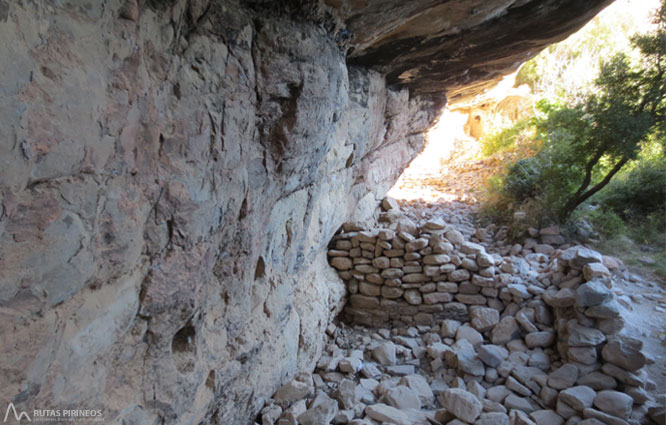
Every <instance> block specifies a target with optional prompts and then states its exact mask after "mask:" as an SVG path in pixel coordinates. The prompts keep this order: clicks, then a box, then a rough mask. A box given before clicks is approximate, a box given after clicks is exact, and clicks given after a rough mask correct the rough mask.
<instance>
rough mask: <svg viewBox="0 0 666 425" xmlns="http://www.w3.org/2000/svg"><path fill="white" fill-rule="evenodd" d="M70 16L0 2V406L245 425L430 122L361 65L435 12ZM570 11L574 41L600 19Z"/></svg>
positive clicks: (309, 339)
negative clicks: (335, 257)
mask: <svg viewBox="0 0 666 425" xmlns="http://www.w3.org/2000/svg"><path fill="white" fill-rule="evenodd" d="M74 3H76V5H75V4H72V3H67V2H49V1H35V2H10V1H6V0H0V39H1V40H2V43H0V54H1V55H2V57H4V58H9V59H8V60H4V61H2V64H1V65H0V71H1V72H2V80H1V81H2V82H1V83H0V93H1V94H2V95H1V96H0V140H1V141H2V143H0V161H1V164H2V167H1V168H0V270H1V273H0V315H1V317H0V318H1V320H0V336H1V341H2V344H0V374H1V375H2V376H3V377H4V379H3V380H2V383H3V385H2V386H1V387H0V399H1V400H8V401H9V400H11V401H13V402H14V403H15V404H16V406H17V408H18V409H19V410H20V409H24V410H30V409H34V408H41V409H47V408H54V409H57V408H72V407H74V408H86V409H101V410H102V411H103V414H104V418H105V421H106V422H109V423H127V424H133V423H137V424H138V423H140V424H152V423H155V424H156V423H169V424H193V423H200V422H212V423H220V424H229V423H245V422H246V421H247V420H248V419H249V418H250V416H252V415H253V414H254V413H256V412H257V410H258V409H259V408H260V407H261V405H262V404H263V399H264V397H266V396H267V395H270V394H272V393H273V391H274V390H275V389H277V388H278V387H279V385H280V384H281V383H283V382H285V380H286V379H287V377H291V376H293V375H294V374H295V373H296V372H297V371H299V370H308V369H312V367H313V365H314V360H315V359H316V358H318V357H319V354H320V352H321V349H322V335H323V330H324V329H325V327H326V326H327V324H328V321H329V320H330V318H331V317H332V316H333V315H335V314H336V313H337V311H339V308H340V301H341V299H342V296H343V294H344V287H343V284H342V282H341V281H340V280H339V279H338V277H337V276H336V275H335V273H334V271H333V270H332V269H330V268H328V266H327V263H326V245H327V243H328V241H329V240H330V239H331V237H332V236H333V234H334V233H335V231H336V230H337V229H338V227H339V226H340V224H341V223H343V222H345V221H347V220H350V219H353V220H362V219H364V218H366V217H368V216H369V215H371V214H372V212H373V210H374V208H375V206H376V204H377V202H378V199H380V198H381V196H382V195H383V194H384V193H385V192H386V190H388V188H389V187H390V186H391V184H392V183H393V181H394V180H395V179H397V177H398V175H399V174H400V172H401V171H402V169H403V168H404V167H405V166H406V164H407V163H408V162H409V161H410V160H411V158H413V157H414V156H415V155H416V153H417V152H418V151H419V150H420V149H421V148H422V145H423V136H422V132H423V131H424V130H425V129H426V128H427V127H428V126H429V125H430V124H431V123H432V121H433V119H434V118H435V115H436V112H437V110H438V108H439V107H441V106H442V104H443V96H442V95H438V96H416V95H415V93H416V92H431V91H432V90H430V89H428V90H425V89H419V88H418V87H416V86H414V89H415V91H414V92H413V94H412V95H411V96H410V93H409V91H408V89H407V88H396V87H393V88H389V86H387V83H386V82H385V79H384V77H383V75H382V74H380V73H378V72H376V71H373V70H370V69H368V68H367V67H364V66H362V65H368V64H369V60H368V58H370V57H371V56H370V49H374V50H375V51H378V50H377V49H379V47H380V46H379V44H378V41H377V39H378V34H384V35H386V34H388V33H389V32H390V31H391V29H392V28H396V24H397V23H399V22H398V21H400V22H402V21H405V22H406V21H407V20H409V19H411V18H410V16H421V15H422V14H423V13H424V11H428V10H429V8H431V7H433V6H432V4H430V3H433V2H427V1H423V2H421V1H419V2H410V4H414V5H417V4H418V7H415V8H414V9H411V11H410V12H408V13H407V14H406V15H405V14H399V15H395V16H396V19H398V21H391V22H388V21H386V20H385V19H384V18H382V19H380V18H379V17H375V18H372V14H373V13H374V12H372V10H375V9H377V7H378V5H380V3H381V2H374V1H373V2H367V7H366V6H364V7H362V8H360V9H357V8H351V9H350V8H349V7H347V6H345V5H343V4H339V5H332V6H331V5H329V6H331V7H330V12H331V13H333V15H335V16H333V17H331V18H330V19H329V18H326V19H321V20H320V17H322V16H324V17H325V14H323V12H321V11H318V9H317V10H315V9H316V8H313V7H310V6H308V5H309V3H308V2H302V3H303V4H301V3H300V2H294V3H293V4H292V3H291V2H288V3H284V4H286V5H287V6H285V8H284V10H275V9H272V8H270V7H268V6H266V5H264V4H262V2H247V3H239V2H234V1H221V0H217V1H208V0H199V1H184V0H169V1H157V0H145V1H139V2H138V3H137V2H136V0H124V1H119V0H116V1H108V2H88V3H85V2H80V3H79V2H74ZM503 3H507V4H509V3H514V2H510V1H504V2H503ZM533 3H535V4H537V3H539V4H541V3H543V4H544V5H546V6H547V7H545V9H544V10H545V11H544V12H543V13H545V14H546V15H548V14H550V13H551V12H549V11H552V13H554V14H555V15H558V14H559V13H560V12H559V10H561V9H559V8H558V7H556V6H555V5H556V4H560V3H561V4H562V5H563V6H562V7H569V6H568V3H570V2H566V1H562V2H552V1H543V2H537V1H536V0H534V1H533ZM587 3H588V4H589V6H588V5H586V6H580V7H579V8H573V11H574V12H576V13H577V14H580V17H576V18H572V19H573V20H574V22H582V21H581V20H582V19H584V18H585V17H588V16H589V13H591V12H592V11H594V10H596V9H597V8H598V7H599V5H600V4H602V3H605V2H602V1H590V2H587ZM281 4H282V3H281ZM382 4H383V3H382ZM446 4H448V3H446ZM451 4H453V3H451ZM305 6H308V7H305ZM452 7H453V6H452ZM368 8H369V9H368ZM580 8H584V9H585V11H584V13H582V12H583V11H581V10H580ZM311 10H315V11H314V12H312V13H311ZM387 10H388V9H387ZM320 12H321V13H320ZM445 12H446V11H444V10H442V12H441V13H445ZM578 12H581V13H578ZM588 12H589V13H588ZM382 13H384V12H382ZM428 14H429V15H431V16H434V15H432V14H431V13H430V12H429V13H428ZM491 15H492V14H491ZM491 15H488V14H486V15H484V16H486V19H485V20H482V21H480V22H486V21H487V20H488V19H490V17H491ZM539 16H541V15H539ZM544 16H545V15H544ZM345 17H346V18H345ZM363 17H367V19H369V21H370V22H375V24H373V25H372V26H367V34H366V35H364V34H365V33H364V30H363V28H364V27H365V26H366V25H365V24H364V23H363V20H362V19H361V18H363ZM364 19H365V18H364ZM461 19H462V18H461ZM579 19H580V20H579ZM330 22H337V24H335V23H334V24H331V25H329V23H330ZM461 22H462V21H461ZM474 22H476V21H474ZM556 22H560V21H556ZM470 25H471V26H470V28H472V27H474V28H476V25H481V26H483V25H482V24H481V23H474V24H473V25H472V22H470ZM345 26H349V28H350V30H351V31H353V34H354V37H355V38H354V39H353V40H352V41H351V43H352V44H351V47H354V46H356V47H355V50H354V53H353V58H354V59H353V62H354V63H356V64H358V65H348V64H347V58H346V52H345V46H346V44H345V43H348V42H350V41H349V40H348V37H346V35H347V34H348V30H347V29H345ZM555 26H557V24H556V25H555ZM573 26H575V25H573ZM573 26H572V25H563V26H562V28H559V29H558V28H555V27H553V28H548V31H546V28H544V31H545V32H547V33H548V34H547V35H546V37H545V39H543V40H542V39H540V38H539V41H538V42H537V44H539V43H542V42H543V43H545V42H547V41H548V40H551V39H553V37H554V35H552V34H554V33H556V32H557V33H559V32H566V31H570V30H571V29H572V27H573ZM513 29H514V28H511V30H513ZM496 31H497V30H496ZM507 32H508V30H507ZM384 38H386V37H384ZM536 38H538V37H536V36H535V39H536ZM366 39H367V40H366ZM354 40H355V41H354ZM363 40H366V41H363ZM496 42H497V40H493V43H496ZM491 47H492V46H491ZM532 48H533V46H532V45H525V46H522V47H521V46H518V45H517V44H516V43H513V44H512V45H511V48H510V50H511V52H512V53H511V54H519V53H518V50H520V51H524V50H530V49H532ZM392 49H397V50H394V51H395V52H396V54H397V53H398V52H406V51H407V50H410V49H412V47H410V46H409V45H405V46H404V49H403V48H399V46H397V45H396V46H394V47H392ZM514 49H517V50H514ZM363 52H366V54H363ZM489 52H490V51H486V52H485V53H486V54H487V53H489ZM476 53H479V52H476ZM476 53H475V54H476ZM505 53H506V54H508V51H506V52H505ZM401 54H402V53H401ZM380 56H381V55H379V56H377V57H378V58H379V57H380ZM396 57H401V56H399V55H398V56H396ZM503 57H504V55H503ZM493 60H494V59H492V58H491V62H493ZM373 65H374V64H373ZM377 65H378V66H379V68H378V69H379V70H380V71H381V72H384V73H386V72H393V71H395V72H397V70H398V67H397V66H396V67H395V70H391V69H390V68H391V67H392V66H393V65H391V64H390V63H377ZM410 66H411V65H410ZM447 72H448V71H447ZM400 73H402V71H400ZM398 75H399V74H398ZM451 75H453V74H451ZM470 75H471V77H470V78H472V79H473V78H477V77H480V76H482V75H481V74H479V73H474V72H472V73H471V74H470ZM433 78H434V77H433ZM389 81H390V82H398V81H399V80H397V79H396V78H394V77H391V79H390V80H389ZM424 81H425V80H424ZM428 81H430V80H428ZM439 81H440V83H441V84H440V85H439V86H438V87H439V88H440V89H442V90H443V89H444V88H445V85H446V84H447V82H446V81H445V79H439ZM470 81H471V79H470ZM428 84H429V86H428V87H430V88H432V87H434V86H433V85H432V84H431V81H430V82H429V83H428Z"/></svg>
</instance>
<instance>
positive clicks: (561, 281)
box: [328, 200, 650, 424]
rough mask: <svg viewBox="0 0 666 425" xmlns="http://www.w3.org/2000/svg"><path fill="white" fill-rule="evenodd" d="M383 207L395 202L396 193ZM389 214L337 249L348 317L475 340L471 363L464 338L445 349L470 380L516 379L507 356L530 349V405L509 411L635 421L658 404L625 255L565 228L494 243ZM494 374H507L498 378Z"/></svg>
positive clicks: (340, 239) (339, 240)
mask: <svg viewBox="0 0 666 425" xmlns="http://www.w3.org/2000/svg"><path fill="white" fill-rule="evenodd" d="M384 206H387V207H388V208H391V206H390V204H387V200H385V201H384ZM380 219H384V221H385V223H384V224H383V225H381V226H379V227H374V228H369V229H363V228H362V227H361V226H358V225H356V224H354V223H346V224H345V225H343V227H342V228H341V230H340V231H339V233H338V234H336V235H335V237H334V238H333V240H332V241H331V243H330V245H329V251H328V256H329V257H328V258H329V263H330V265H331V266H332V267H334V268H335V269H336V270H337V271H338V275H339V276H340V277H341V278H342V279H343V280H344V281H345V283H346V287H347V292H348V303H347V305H346V306H345V308H344V310H343V312H342V317H343V319H344V320H345V321H347V322H348V323H350V324H360V325H363V326H370V327H376V328H379V327H388V328H391V327H401V326H419V325H425V326H426V328H428V329H429V327H433V326H434V327H435V328H438V329H439V330H440V334H441V336H442V338H444V342H445V343H446V344H447V345H449V346H451V345H452V344H453V342H454V340H460V339H467V340H469V341H472V343H473V344H472V345H474V349H473V351H472V352H471V354H470V358H469V359H467V360H466V361H462V360H461V358H462V357H461V356H462V355H461V353H459V352H456V351H457V349H458V348H459V347H458V348H456V347H457V345H458V344H455V345H453V346H452V347H448V348H446V347H444V349H443V353H453V355H452V356H449V355H448V354H445V355H443V356H442V358H441V359H440V360H439V362H440V363H439V364H440V365H447V364H448V366H449V367H453V368H457V370H458V373H459V375H460V376H465V377H466V378H467V377H470V376H472V377H474V376H476V377H477V378H483V377H484V376H485V380H486V381H487V382H485V384H486V385H487V386H491V385H489V384H492V385H498V384H502V383H505V384H506V380H507V379H509V380H510V379H512V378H511V377H510V375H511V374H514V375H515V373H516V370H517V369H516V368H517V367H518V365H515V364H510V363H509V362H506V361H504V360H505V359H506V353H507V352H514V351H523V352H527V354H528V356H525V358H524V360H525V366H528V368H527V369H531V371H530V372H528V373H527V376H526V377H525V376H523V377H522V378H523V379H521V382H522V384H523V388H526V391H525V393H523V394H518V395H519V396H520V397H519V399H520V398H521V397H525V400H527V401H526V402H525V403H527V404H524V405H522V406H521V405H513V406H506V407H507V408H509V407H514V408H517V409H518V410H521V411H527V412H530V411H532V410H534V409H535V408H537V406H538V408H542V409H551V410H553V411H555V412H556V413H557V414H558V415H560V416H561V417H563V418H565V419H569V418H571V417H585V418H596V419H598V420H600V421H602V423H607V424H627V423H630V422H627V421H628V420H629V419H628V418H629V417H630V414H631V409H632V406H634V407H638V406H640V405H642V404H643V403H645V402H646V401H647V400H648V395H647V393H646V390H645V388H646V386H648V385H650V383H649V381H648V379H647V373H646V372H645V371H644V370H643V366H644V365H645V364H646V362H647V361H650V359H648V358H646V356H645V355H644V354H643V353H641V349H642V342H641V341H640V340H638V339H635V338H632V337H631V336H629V335H626V334H624V333H623V332H622V329H623V326H624V319H623V317H622V314H621V311H622V307H621V306H620V304H619V303H618V300H616V298H615V296H614V294H613V291H612V287H613V275H612V273H611V270H613V269H616V268H618V266H619V263H618V262H617V260H615V259H613V258H612V257H605V256H602V255H601V254H599V253H598V252H595V251H593V250H590V249H588V248H585V247H583V246H569V245H564V244H563V243H564V238H563V237H562V236H560V235H559V231H558V230H557V228H546V229H542V230H541V232H538V231H536V230H535V229H531V231H532V235H531V236H533V237H528V238H527V239H526V241H525V244H524V245H522V246H521V245H514V246H505V247H497V246H491V247H489V248H486V245H489V244H487V243H485V242H484V241H487V240H488V237H486V238H482V237H483V236H485V235H483V234H481V235H479V234H476V235H467V236H466V235H463V233H461V232H460V231H459V230H457V229H456V228H455V227H454V226H451V225H447V224H446V223H444V222H443V221H441V220H430V221H427V222H425V223H424V224H423V225H421V226H417V225H416V224H415V223H414V222H413V221H411V220H410V219H406V218H404V217H401V216H400V214H399V213H397V214H396V210H395V209H390V210H389V211H387V212H385V213H383V215H382V216H381V217H380ZM502 232H504V233H505V232H506V228H505V229H500V231H499V233H502ZM476 236H478V237H479V238H482V239H481V240H480V239H477V238H476ZM539 239H540V240H539ZM490 250H493V251H494V252H489V251H490ZM609 269H610V270H609ZM622 302H626V301H624V300H622ZM447 339H448V340H447ZM481 344H484V345H481ZM485 344H490V345H492V346H499V348H493V349H492V350H489V349H488V348H487V347H488V345H485ZM507 350H508V351H507ZM490 351H492V352H493V353H497V352H503V353H504V354H505V355H504V356H501V357H497V356H496V354H492V355H489V354H488V353H489V352H490ZM435 361H438V360H437V359H435ZM490 369H496V373H495V372H492V373H491V375H493V376H494V377H497V375H498V374H499V377H498V380H496V379H495V378H491V379H488V372H489V370H490ZM525 378H526V379H525ZM506 385H509V384H506ZM512 389H515V388H512ZM606 390H613V391H611V392H610V393H609V392H604V391H606ZM510 392H511V391H510ZM618 394H619V395H618ZM609 400H610V402H609ZM530 404H532V407H531V408H530ZM505 405H506V402H505ZM525 406H527V407H525ZM609 406H615V407H609ZM609 412H610V413H609ZM519 415H522V414H519ZM512 420H513V419H512ZM525 420H526V421H529V419H525ZM512 423H513V422H512ZM516 423H531V422H520V421H519V422H516Z"/></svg>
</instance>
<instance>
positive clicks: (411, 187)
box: [388, 73, 533, 205]
mask: <svg viewBox="0 0 666 425" xmlns="http://www.w3.org/2000/svg"><path fill="white" fill-rule="evenodd" d="M516 75H517V73H514V74H511V75H508V76H506V77H504V78H503V79H502V80H501V81H500V82H499V83H498V84H497V85H496V86H495V87H493V88H492V89H490V90H488V91H487V92H486V93H484V94H482V95H480V96H477V97H475V98H473V99H469V100H467V101H465V102H459V103H455V104H451V105H447V107H446V108H445V109H444V110H443V111H442V113H441V115H440V117H439V119H438V120H437V123H436V124H435V125H434V126H433V127H432V128H431V129H430V131H429V132H428V133H427V134H426V144H425V147H424V148H423V150H422V151H421V153H420V154H419V155H418V156H417V157H416V158H414V160H413V161H412V162H411V163H410V164H409V166H408V167H407V168H406V169H405V171H404V172H403V173H402V175H401V176H400V178H399V179H398V181H397V182H396V183H395V184H394V186H393V187H392V188H391V190H390V191H389V192H388V196H390V197H392V198H395V199H397V200H399V201H403V202H418V201H422V202H426V203H438V204H441V203H447V204H450V203H455V202H461V203H465V204H474V205H476V204H478V203H479V201H480V200H481V198H482V195H483V192H484V191H485V187H486V185H487V183H488V179H489V178H490V177H491V176H492V175H493V174H494V173H495V172H496V171H497V168H498V167H499V166H500V164H499V162H498V161H497V159H496V158H484V157H483V152H482V143H481V140H482V138H483V137H484V136H485V135H486V134H487V133H488V132H489V131H492V129H493V128H495V127H496V126H497V120H515V119H516V118H517V117H523V116H525V115H527V114H529V113H530V112H531V111H532V107H533V104H532V99H531V97H530V95H529V88H527V87H517V88H516V87H514V86H515V81H516Z"/></svg>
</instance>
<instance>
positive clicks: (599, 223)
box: [587, 208, 626, 237]
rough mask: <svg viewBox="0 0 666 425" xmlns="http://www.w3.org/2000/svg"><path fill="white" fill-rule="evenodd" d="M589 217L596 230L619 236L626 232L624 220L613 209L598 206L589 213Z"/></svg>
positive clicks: (606, 234) (611, 235) (607, 234)
mask: <svg viewBox="0 0 666 425" xmlns="http://www.w3.org/2000/svg"><path fill="white" fill-rule="evenodd" d="M587 219H588V220H589V221H590V223H591V224H592V226H593V227H594V229H595V230H596V231H598V232H600V233H602V234H603V235H605V236H607V237H613V236H619V235H622V234H624V233H625V232H626V227H625V224H624V221H623V220H622V218H620V216H619V215H617V214H616V213H615V212H613V211H612V210H605V209H603V208H596V209H594V210H592V211H591V212H590V213H589V214H588V215H587Z"/></svg>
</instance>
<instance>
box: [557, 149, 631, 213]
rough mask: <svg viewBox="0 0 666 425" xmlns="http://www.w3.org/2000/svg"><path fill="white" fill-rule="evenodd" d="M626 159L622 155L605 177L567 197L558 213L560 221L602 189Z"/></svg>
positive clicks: (627, 159)
mask: <svg viewBox="0 0 666 425" xmlns="http://www.w3.org/2000/svg"><path fill="white" fill-rule="evenodd" d="M628 161H629V158H628V157H626V156H623V157H622V159H621V160H620V161H619V162H618V163H617V164H615V166H614V167H613V169H612V170H610V171H609V172H608V174H606V176H605V177H604V178H603V179H602V180H601V181H600V182H599V183H597V184H596V185H594V186H593V187H592V188H591V189H590V190H588V191H586V192H581V191H580V190H579V191H578V192H577V193H576V194H575V195H574V196H573V198H571V199H569V201H567V203H566V204H565V205H564V208H562V210H561V211H560V214H559V215H560V221H561V222H564V221H566V219H567V218H569V216H570V215H571V213H572V212H574V210H575V209H576V208H578V206H579V205H580V204H582V203H583V202H585V201H587V200H588V199H590V197H591V196H592V195H594V194H595V193H597V192H599V191H600V190H601V189H603V188H604V187H605V186H606V185H607V184H608V183H609V182H610V181H611V179H612V178H613V176H614V175H615V174H617V172H618V171H620V169H622V167H624V165H625V164H626V163H627V162H628Z"/></svg>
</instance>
